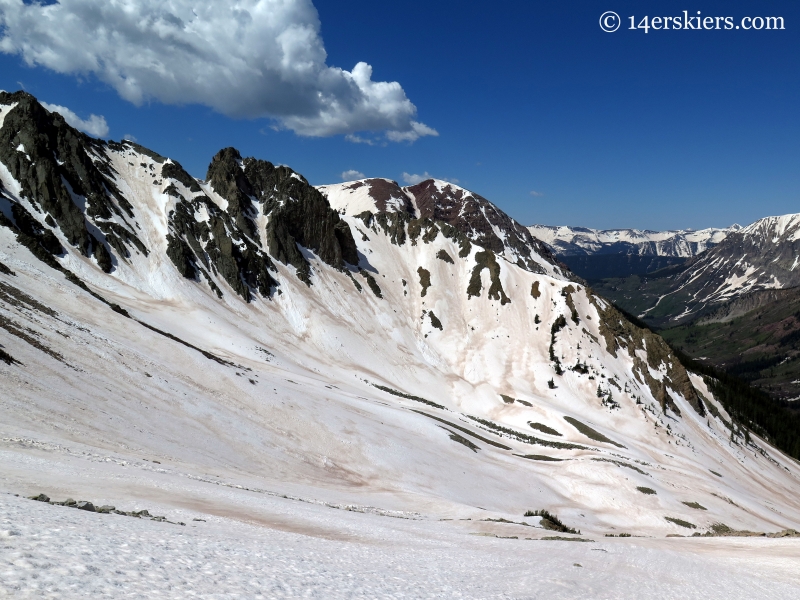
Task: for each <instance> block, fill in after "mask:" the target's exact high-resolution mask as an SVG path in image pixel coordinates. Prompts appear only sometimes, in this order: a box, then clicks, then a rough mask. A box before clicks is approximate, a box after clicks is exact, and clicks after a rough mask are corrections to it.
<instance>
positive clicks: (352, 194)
mask: <svg viewBox="0 0 800 600" xmlns="http://www.w3.org/2000/svg"><path fill="white" fill-rule="evenodd" d="M319 190H320V191H321V192H322V193H323V194H325V195H326V196H327V197H328V200H329V201H330V203H331V205H332V206H333V207H334V208H335V209H336V210H338V211H339V212H340V213H341V214H343V215H358V214H361V213H364V212H373V213H374V212H376V211H377V212H388V213H392V214H397V215H398V216H400V217H401V218H402V219H405V220H409V219H423V220H429V221H431V220H432V221H439V222H443V223H446V224H448V225H450V226H452V227H453V228H455V230H457V231H459V232H461V233H463V234H464V235H466V237H467V239H468V240H470V241H471V242H472V243H475V244H478V245H479V246H481V247H482V248H486V249H487V250H491V251H492V252H494V253H495V254H498V255H500V256H503V258H505V259H506V260H508V261H510V262H513V263H515V264H517V265H518V266H520V267H521V268H523V269H527V270H529V271H532V272H534V273H546V272H547V269H555V271H556V272H558V273H562V272H561V270H560V269H559V267H558V266H557V265H556V261H555V259H554V258H553V257H552V255H551V253H550V250H549V249H548V248H547V247H546V246H545V245H544V244H542V243H541V241H539V240H538V239H536V238H534V237H533V236H531V234H530V232H529V231H528V229H526V228H525V227H523V226H522V225H520V224H519V223H517V222H516V221H515V220H514V219H512V218H511V217H509V216H508V215H507V214H505V213H504V212H503V211H501V210H500V209H498V208H497V207H496V206H495V205H494V204H492V203H491V202H489V201H488V200H487V199H486V198H484V197H483V196H479V195H478V194H475V193H474V192H471V191H469V190H467V189H464V188H462V187H459V186H457V185H455V184H453V183H449V182H447V181H441V180H437V179H427V180H425V181H422V182H420V183H418V184H417V185H413V186H408V187H402V188H401V187H400V186H399V185H398V183H397V182H396V181H392V180H390V179H361V180H358V181H351V182H347V183H340V184H333V185H323V186H320V187H319ZM562 275H564V276H566V275H565V274H563V273H562Z"/></svg>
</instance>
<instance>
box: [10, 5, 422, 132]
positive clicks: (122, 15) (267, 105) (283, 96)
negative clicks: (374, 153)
mask: <svg viewBox="0 0 800 600" xmlns="http://www.w3.org/2000/svg"><path fill="white" fill-rule="evenodd" d="M0 52H4V53H7V54H18V55H20V56H22V58H23V59H24V61H25V62H26V63H27V64H28V65H31V66H37V65H38V66H43V67H46V68H48V69H52V70H53V71H56V72H58V73H66V74H75V75H79V76H85V75H89V74H92V75H94V76H96V77H97V78H98V79H100V80H102V81H104V82H105V83H107V84H109V85H111V86H112V87H113V88H114V89H115V90H116V91H117V92H118V93H119V94H120V96H122V97H123V98H125V99H126V100H129V101H130V102H133V103H134V104H136V105H140V104H142V103H144V102H147V101H148V100H157V101H160V102H163V103H165V104H193V103H195V104H203V105H206V106H210V107H212V108H214V109H215V110H217V111H218V112H220V113H222V114H225V115H228V116H231V117H245V118H258V117H268V118H272V119H274V120H275V122H276V123H277V125H278V126H279V127H282V128H288V129H291V130H293V131H295V132H296V133H298V134H300V135H305V136H330V135H338V134H344V135H347V134H352V133H355V132H358V131H371V132H383V136H384V138H385V139H388V140H390V141H407V142H413V141H414V140H416V139H418V138H420V137H423V136H431V135H438V134H437V132H436V131H435V130H434V129H432V128H430V127H428V126H427V125H424V124H423V123H420V122H419V121H418V120H417V109H416V107H415V106H414V104H412V102H411V101H410V100H409V99H408V97H407V96H406V94H405V91H404V90H403V88H402V87H401V85H400V84H399V83H397V82H386V81H373V79H372V67H371V66H370V65H368V64H366V63H364V62H359V63H358V64H356V66H355V67H353V69H352V70H351V71H347V70H344V69H341V68H338V67H333V66H328V65H327V64H326V60H327V54H326V52H325V47H324V45H323V42H322V37H321V35H320V21H319V16H318V14H317V11H316V9H315V8H314V5H313V4H312V1H311V0H236V1H235V2H219V1H216V0H60V2H58V3H55V4H46V5H45V4H40V3H38V2H33V3H25V2H24V1H23V0H0Z"/></svg>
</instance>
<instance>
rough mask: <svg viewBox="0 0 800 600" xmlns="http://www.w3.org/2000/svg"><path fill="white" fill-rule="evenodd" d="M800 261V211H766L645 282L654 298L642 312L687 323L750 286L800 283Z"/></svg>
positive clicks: (757, 288)
mask: <svg viewBox="0 0 800 600" xmlns="http://www.w3.org/2000/svg"><path fill="white" fill-rule="evenodd" d="M799 264H800V214H791V215H783V216H779V217H765V218H763V219H759V220H758V221H756V222H755V223H752V224H751V225H748V226H747V227H743V228H741V229H739V230H738V231H734V232H731V233H730V234H729V235H728V236H727V237H726V238H725V239H724V240H723V241H722V242H720V243H719V244H718V245H716V246H714V247H713V248H711V249H709V250H708V251H706V252H704V253H702V254H700V255H698V256H696V257H694V258H692V259H690V260H689V261H687V262H686V263H684V265H682V266H681V267H679V268H676V269H675V270H674V272H673V273H672V274H670V275H669V276H668V277H664V278H661V279H659V280H658V281H654V282H652V283H650V284H647V283H645V287H646V288H647V287H648V285H649V286H650V287H653V290H652V296H653V302H652V305H651V306H649V307H648V308H647V310H646V311H645V312H644V313H642V314H643V316H645V317H648V318H650V319H654V322H657V323H658V324H660V325H667V324H672V325H674V324H679V323H685V322H688V321H691V320H693V319H695V318H697V317H698V316H700V315H701V314H705V313H707V312H708V311H710V310H716V309H717V308H718V307H719V306H720V305H721V304H723V303H725V302H729V301H733V300H740V299H743V298H744V297H745V296H746V295H748V294H750V293H751V292H759V291H763V290H777V289H788V288H794V287H797V286H800V269H798V268H797V267H798V265H799ZM648 289H649V288H648ZM643 292H646V293H648V294H650V292H649V291H648V290H643ZM623 304H624V302H623Z"/></svg>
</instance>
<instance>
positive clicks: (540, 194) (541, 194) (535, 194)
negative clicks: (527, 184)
mask: <svg viewBox="0 0 800 600" xmlns="http://www.w3.org/2000/svg"><path fill="white" fill-rule="evenodd" d="M530 194H531V196H533V197H534V198H541V197H542V196H544V194H543V193H542V192H537V191H536V190H531V192H530Z"/></svg>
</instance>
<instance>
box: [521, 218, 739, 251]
mask: <svg viewBox="0 0 800 600" xmlns="http://www.w3.org/2000/svg"><path fill="white" fill-rule="evenodd" d="M739 229H741V228H740V226H739V225H731V226H730V227H727V228H725V229H716V228H708V229H699V230H693V229H679V230H672V231H650V230H640V229H589V228H587V227H568V226H552V225H532V226H530V227H528V230H529V231H530V232H531V234H533V235H534V236H535V237H537V238H538V239H540V240H542V241H543V242H544V243H545V244H547V245H549V246H550V247H551V248H552V249H553V251H554V252H555V253H556V254H558V255H563V256H577V255H595V254H633V255H641V256H676V257H684V258H688V257H691V256H695V255H697V254H700V253H701V252H704V251H705V250H707V249H709V248H712V247H713V246H715V245H717V244H719V243H720V242H721V241H722V240H723V239H725V236H727V235H728V234H729V233H731V232H735V231H738V230H739Z"/></svg>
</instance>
